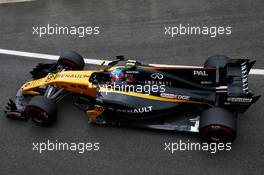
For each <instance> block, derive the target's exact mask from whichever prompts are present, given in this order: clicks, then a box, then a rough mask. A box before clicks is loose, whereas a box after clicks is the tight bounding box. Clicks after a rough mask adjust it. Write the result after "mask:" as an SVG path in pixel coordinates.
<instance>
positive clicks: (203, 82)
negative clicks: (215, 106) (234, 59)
mask: <svg viewBox="0 0 264 175" xmlns="http://www.w3.org/2000/svg"><path fill="white" fill-rule="evenodd" d="M201 84H213V82H212V81H201Z"/></svg>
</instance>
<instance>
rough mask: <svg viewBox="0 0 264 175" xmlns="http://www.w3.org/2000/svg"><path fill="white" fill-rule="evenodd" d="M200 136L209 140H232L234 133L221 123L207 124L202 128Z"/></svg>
mask: <svg viewBox="0 0 264 175" xmlns="http://www.w3.org/2000/svg"><path fill="white" fill-rule="evenodd" d="M201 136H202V138H203V139H205V140H206V141H210V142H232V141H233V140H234V139H235V133H234V131H232V130H231V129H230V128H227V127H224V126H221V125H209V126H207V127H205V128H204V129H202V131H201Z"/></svg>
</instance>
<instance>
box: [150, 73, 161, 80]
mask: <svg viewBox="0 0 264 175" xmlns="http://www.w3.org/2000/svg"><path fill="white" fill-rule="evenodd" d="M163 77H164V76H163V75H162V74H160V73H154V74H151V78H153V79H159V80H161V79H163Z"/></svg>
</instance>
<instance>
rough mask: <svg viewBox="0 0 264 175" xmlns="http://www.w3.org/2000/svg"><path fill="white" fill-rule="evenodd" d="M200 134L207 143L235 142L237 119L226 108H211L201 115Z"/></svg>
mask: <svg viewBox="0 0 264 175" xmlns="http://www.w3.org/2000/svg"><path fill="white" fill-rule="evenodd" d="M199 133H200V136H201V138H202V139H203V140H204V141H207V142H224V143H226V142H233V141H234V140H235V138H236V117H235V116H234V114H232V113H231V112H229V111H227V110H226V109H224V108H219V107H213V108H210V109H208V110H206V111H204V112H203V113H202V115H201V118H200V124H199Z"/></svg>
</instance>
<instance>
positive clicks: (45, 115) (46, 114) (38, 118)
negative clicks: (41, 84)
mask: <svg viewBox="0 0 264 175" xmlns="http://www.w3.org/2000/svg"><path fill="white" fill-rule="evenodd" d="M25 113H26V115H27V117H31V119H32V121H33V122H34V123H36V124H38V125H40V126H49V125H51V124H53V123H54V121H55V120H56V116H57V105H56V104H55V103H54V102H53V101H51V100H50V99H48V98H46V97H43V96H34V97H33V98H32V99H31V101H30V102H29V103H28V105H27V106H26V108H25Z"/></svg>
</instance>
